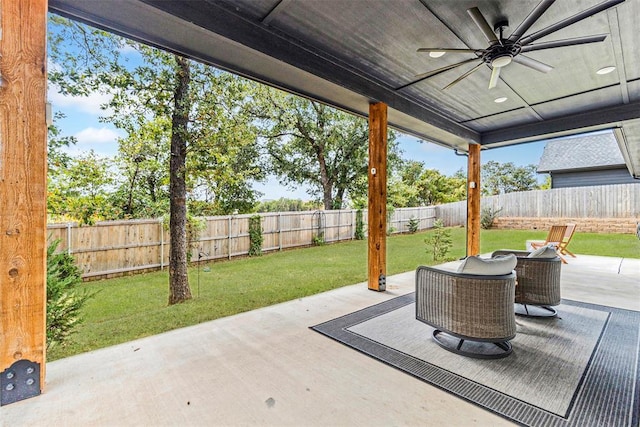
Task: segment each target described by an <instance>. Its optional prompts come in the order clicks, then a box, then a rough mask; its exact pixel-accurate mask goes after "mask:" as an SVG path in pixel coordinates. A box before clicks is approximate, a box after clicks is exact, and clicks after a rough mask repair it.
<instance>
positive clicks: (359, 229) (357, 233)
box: [354, 209, 364, 240]
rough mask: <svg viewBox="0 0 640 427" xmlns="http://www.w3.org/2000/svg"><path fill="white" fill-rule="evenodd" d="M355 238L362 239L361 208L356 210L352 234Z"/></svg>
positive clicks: (362, 220) (362, 222) (362, 221)
mask: <svg viewBox="0 0 640 427" xmlns="http://www.w3.org/2000/svg"><path fill="white" fill-rule="evenodd" d="M354 237H355V239H356V240H364V219H363V218H362V209H358V210H357V211H356V231H355V235H354Z"/></svg>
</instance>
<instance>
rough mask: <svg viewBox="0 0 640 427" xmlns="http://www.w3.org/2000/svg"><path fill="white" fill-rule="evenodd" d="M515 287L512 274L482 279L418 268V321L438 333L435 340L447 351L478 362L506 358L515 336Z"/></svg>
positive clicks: (483, 277)
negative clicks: (511, 340)
mask: <svg viewBox="0 0 640 427" xmlns="http://www.w3.org/2000/svg"><path fill="white" fill-rule="evenodd" d="M515 284H516V275H515V274H514V273H513V272H512V273H510V274H506V275H502V276H480V275H469V274H461V273H454V272H449V271H443V270H439V269H436V268H431V267H418V269H417V271H416V319H418V320H420V321H422V322H424V323H426V324H428V325H430V326H432V327H434V328H435V329H436V330H435V331H434V332H433V338H434V340H435V341H436V342H437V343H438V344H439V345H440V346H442V347H443V348H445V349H446V350H449V351H452V352H454V353H458V354H462V355H465V356H469V357H476V358H485V359H495V358H501V357H506V356H508V355H509V354H511V343H509V340H510V339H512V338H513V337H514V336H515V334H516V321H515V314H514V305H513V299H514V292H515ZM467 341H468V342H467ZM463 344H464V347H465V348H464V349H463Z"/></svg>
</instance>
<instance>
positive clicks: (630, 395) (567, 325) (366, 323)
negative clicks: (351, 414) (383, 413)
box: [312, 293, 640, 426]
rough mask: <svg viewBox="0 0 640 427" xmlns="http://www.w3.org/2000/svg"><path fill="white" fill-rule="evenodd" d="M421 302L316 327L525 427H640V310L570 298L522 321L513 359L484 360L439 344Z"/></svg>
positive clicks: (406, 300)
mask: <svg viewBox="0 0 640 427" xmlns="http://www.w3.org/2000/svg"><path fill="white" fill-rule="evenodd" d="M414 301H415V297H414V294H413V293H411V294H408V295H404V296H401V297H398V298H394V299H392V300H389V301H386V302H384V303H381V304H377V305H374V306H372V307H368V308H365V309H363V310H360V311H357V312H355V313H351V314H348V315H346V316H343V317H340V318H337V319H334V320H331V321H329V322H325V323H322V324H320V325H316V326H313V327H312V329H314V330H316V331H318V332H320V333H322V334H324V335H327V336H329V337H331V338H333V339H335V340H337V341H339V342H341V343H343V344H346V345H348V346H349V347H352V348H354V349H356V350H358V351H361V352H363V353H365V354H367V355H369V356H372V357H374V358H376V359H378V360H380V361H382V362H384V363H387V364H389V365H391V366H393V367H396V368H398V369H400V370H402V371H404V372H406V373H408V374H410V375H413V376H415V377H417V378H419V379H421V380H423V381H426V382H428V383H429V384H432V385H434V386H436V387H439V388H441V389H443V390H446V391H448V392H450V393H452V394H454V395H456V396H459V397H461V398H463V399H465V400H467V401H469V402H472V403H474V404H476V405H479V406H481V407H483V408H485V409H488V410H490V411H492V412H495V413H496V414H498V415H501V416H503V417H505V418H507V419H509V420H511V421H514V422H516V423H519V424H522V425H531V426H638V423H639V415H640V357H639V356H640V350H639V348H640V347H639V346H640V312H636V311H630V310H623V309H617V308H612V307H606V306H601V305H593V304H586V303H581V302H576V301H569V300H563V301H562V304H561V305H560V306H558V307H556V308H557V309H558V314H559V317H560V318H555V319H533V318H526V317H517V318H516V322H517V334H516V337H515V338H514V339H513V340H512V341H511V344H512V345H513V353H512V354H511V355H510V356H509V357H507V358H506V359H497V360H482V359H472V358H468V357H464V356H460V355H456V354H453V353H451V352H448V351H446V350H444V349H442V348H441V347H440V346H438V345H437V344H436V343H435V342H434V341H433V339H432V338H431V334H432V332H433V328H431V327H429V326H428V325H426V324H424V323H422V322H420V321H418V320H416V319H415V303H414Z"/></svg>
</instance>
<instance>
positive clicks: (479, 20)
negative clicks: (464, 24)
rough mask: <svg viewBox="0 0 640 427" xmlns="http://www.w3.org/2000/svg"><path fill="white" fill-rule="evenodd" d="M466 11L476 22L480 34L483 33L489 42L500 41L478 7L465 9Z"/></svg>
mask: <svg viewBox="0 0 640 427" xmlns="http://www.w3.org/2000/svg"><path fill="white" fill-rule="evenodd" d="M467 13H468V14H469V16H470V17H471V19H473V22H475V23H476V25H477V26H478V28H480V31H482V34H484V36H485V37H486V39H487V41H489V43H491V44H494V43H500V40H498V37H496V35H495V33H494V32H493V28H491V25H489V23H488V22H487V20H486V19H485V18H484V16H483V15H482V12H480V9H478V8H477V7H472V8H471V9H467Z"/></svg>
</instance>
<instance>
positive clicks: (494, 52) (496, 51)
mask: <svg viewBox="0 0 640 427" xmlns="http://www.w3.org/2000/svg"><path fill="white" fill-rule="evenodd" d="M500 41H501V42H502V44H499V43H496V44H494V45H492V46H490V47H489V48H488V49H486V50H485V51H484V52H479V53H477V55H478V56H479V57H480V58H482V60H483V61H484V62H486V63H487V64H489V65H491V66H496V67H502V66H504V65H508V64H509V63H510V62H511V58H513V57H514V56H516V55H517V54H519V53H520V50H521V49H522V48H521V47H520V45H519V44H518V43H514V42H512V41H509V40H506V39H501V40H500ZM502 58H509V60H506V59H502ZM494 61H496V63H495V65H494Z"/></svg>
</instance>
